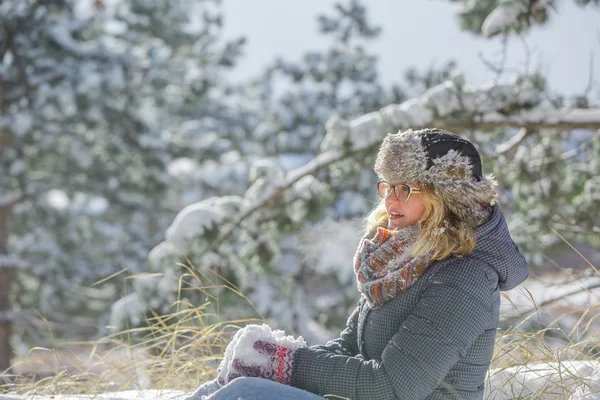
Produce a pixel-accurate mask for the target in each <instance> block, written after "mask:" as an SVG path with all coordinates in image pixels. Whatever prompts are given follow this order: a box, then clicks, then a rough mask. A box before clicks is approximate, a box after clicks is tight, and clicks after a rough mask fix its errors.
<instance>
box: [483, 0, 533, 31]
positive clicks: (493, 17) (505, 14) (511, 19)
mask: <svg viewBox="0 0 600 400" xmlns="http://www.w3.org/2000/svg"><path fill="white" fill-rule="evenodd" d="M525 12H527V5H526V4H525V2H523V0H505V1H501V2H500V4H499V5H498V6H497V7H496V8H495V9H494V10H493V11H492V12H491V13H490V14H489V15H488V16H487V17H486V19H485V20H484V21H483V25H482V26H481V33H483V34H484V35H485V36H492V35H494V34H496V33H499V32H501V31H503V30H504V29H506V28H508V27H510V26H514V25H515V24H516V23H517V19H518V17H519V15H521V14H522V13H525Z"/></svg>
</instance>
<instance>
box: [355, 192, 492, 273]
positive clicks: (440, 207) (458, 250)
mask: <svg viewBox="0 0 600 400" xmlns="http://www.w3.org/2000/svg"><path fill="white" fill-rule="evenodd" d="M417 196H421V197H422V198H423V204H424V205H425V213H424V214H423V217H422V218H421V221H420V233H419V237H418V238H417V241H416V242H415V244H414V245H413V247H412V256H413V257H417V256H420V255H424V254H430V260H431V261H436V260H443V259H445V258H448V257H450V256H462V255H466V254H468V253H470V252H471V251H473V249H474V248H475V227H472V226H470V225H469V224H467V223H466V222H465V221H461V220H460V219H459V218H458V217H457V216H456V215H455V214H454V213H453V212H451V211H450V210H449V209H448V207H447V206H446V204H445V203H444V200H443V199H442V197H441V196H440V195H439V194H438V193H437V192H436V191H435V190H434V189H433V188H431V187H429V186H423V187H422V188H421V193H420V194H418V195H417ZM481 206H483V207H488V209H490V208H489V207H490V203H489V202H487V204H481ZM490 212H491V209H490ZM378 226H383V227H385V226H387V212H386V210H385V201H384V200H383V199H381V201H380V202H379V203H378V204H377V205H376V206H375V208H373V210H372V211H371V212H370V213H369V215H367V217H366V232H371V231H373V230H374V229H376V228H377V227H378Z"/></svg>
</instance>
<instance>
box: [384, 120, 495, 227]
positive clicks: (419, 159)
mask: <svg viewBox="0 0 600 400" xmlns="http://www.w3.org/2000/svg"><path fill="white" fill-rule="evenodd" d="M375 172H376V173H377V174H378V175H379V176H380V177H381V178H382V179H384V180H386V181H388V182H390V183H392V184H395V183H399V182H403V183H411V184H415V185H420V186H428V187H431V188H433V189H434V190H435V191H436V192H437V193H438V194H439V195H440V197H441V198H442V199H443V201H444V203H445V204H446V207H448V209H449V210H450V211H451V212H452V213H453V214H455V216H456V217H457V218H458V219H459V220H461V221H464V222H466V223H467V224H469V225H470V226H472V227H473V228H476V227H478V226H479V225H481V224H482V223H484V222H485V221H486V220H487V219H488V218H489V215H490V212H491V206H492V205H493V204H494V203H495V202H496V191H495V187H496V185H497V183H496V181H495V179H494V177H493V176H492V175H487V176H484V175H483V171H482V166H481V157H480V156H479V152H478V151H477V149H476V148H475V146H473V144H472V143H471V142H469V141H468V140H465V139H462V138H461V137H460V136H458V135H455V134H454V133H451V132H448V131H444V130H441V129H422V130H418V131H413V130H410V129H409V130H407V131H405V132H398V133H396V134H391V133H390V134H388V135H387V136H386V137H385V139H384V140H383V143H382V144H381V146H380V148H379V152H378V154H377V159H376V161H375Z"/></svg>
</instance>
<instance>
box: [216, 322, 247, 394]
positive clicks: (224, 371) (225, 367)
mask: <svg viewBox="0 0 600 400" xmlns="http://www.w3.org/2000/svg"><path fill="white" fill-rule="evenodd" d="M244 329H245V328H241V329H238V331H237V332H236V333H235V335H233V338H232V339H231V342H229V344H228V345H227V348H226V349H225V354H224V355H223V360H221V363H220V364H219V367H218V368H217V372H218V373H219V374H218V375H217V382H219V384H221V385H225V384H227V383H228V382H229V380H228V379H227V375H229V373H230V368H231V362H232V361H233V348H234V347H235V346H236V343H237V342H238V341H239V339H240V337H241V336H242V335H243V334H244Z"/></svg>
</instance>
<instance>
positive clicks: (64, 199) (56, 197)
mask: <svg viewBox="0 0 600 400" xmlns="http://www.w3.org/2000/svg"><path fill="white" fill-rule="evenodd" d="M46 201H47V202H48V205H49V206H50V207H52V208H55V209H57V210H66V209H67V207H69V204H70V200H69V196H68V195H67V193H65V192H64V191H63V190H58V189H52V190H49V191H48V192H47V193H46Z"/></svg>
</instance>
